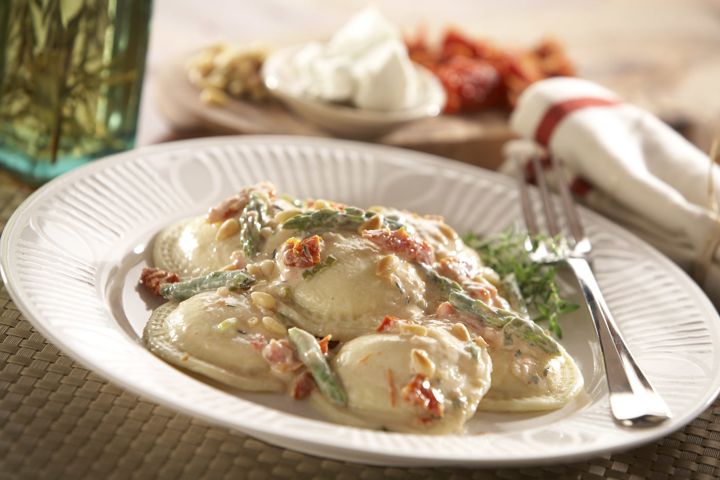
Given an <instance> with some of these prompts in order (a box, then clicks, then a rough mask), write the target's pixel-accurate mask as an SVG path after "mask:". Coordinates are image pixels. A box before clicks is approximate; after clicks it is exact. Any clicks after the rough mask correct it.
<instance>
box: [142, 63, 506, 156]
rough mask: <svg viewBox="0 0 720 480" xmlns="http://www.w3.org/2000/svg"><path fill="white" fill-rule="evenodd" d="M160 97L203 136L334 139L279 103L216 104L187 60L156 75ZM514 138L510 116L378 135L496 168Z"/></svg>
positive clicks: (177, 123) (170, 115)
mask: <svg viewBox="0 0 720 480" xmlns="http://www.w3.org/2000/svg"><path fill="white" fill-rule="evenodd" d="M153 93H154V96H155V101H156V103H157V106H158V107H159V109H160V112H161V113H162V114H163V115H164V116H165V117H166V119H167V120H168V121H169V122H170V124H171V125H172V127H173V128H174V129H176V130H179V131H181V132H182V131H191V132H192V134H191V135H192V136H198V134H210V135H212V134H215V135H218V134H238V133H241V134H290V135H309V136H322V137H329V136H331V135H330V134H329V133H327V132H325V131H323V130H321V129H320V128H318V127H316V126H314V125H312V124H310V123H308V122H306V121H305V120H303V119H302V118H300V117H298V116H296V115H294V114H293V113H291V112H290V111H288V110H287V109H285V108H284V107H283V106H282V105H281V104H280V103H278V102H271V103H267V104H260V103H254V102H249V101H240V100H235V99H232V100H230V102H229V103H228V104H227V105H224V106H221V107H212V106H209V105H206V104H205V103H203V102H202V101H201V100H200V91H199V89H198V88H196V87H195V86H194V85H192V84H191V83H190V81H189V80H188V77H187V74H186V73H185V68H184V66H183V62H182V61H176V62H171V63H168V64H166V65H164V66H163V67H162V68H161V69H160V70H159V71H158V72H157V74H156V76H155V85H154V92H153ZM510 138H512V133H511V132H510V129H509V128H508V126H507V114H505V113H499V112H487V113H480V114H474V115H441V116H439V117H436V118H430V119H427V120H421V121H417V122H413V123H410V124H407V125H404V126H402V127H400V128H398V129H397V130H394V131H392V132H390V133H389V134H387V135H385V136H383V137H380V138H378V139H376V140H375V141H376V142H378V143H382V144H385V145H392V146H396V147H403V148H409V149H413V150H419V151H422V152H427V153H433V154H436V155H441V156H444V157H448V158H453V159H456V160H460V161H462V162H467V163H472V164H474V165H478V166H481V167H485V168H490V169H495V168H497V167H498V166H499V165H500V163H501V161H502V155H501V148H502V145H503V143H505V142H506V141H507V140H508V139H510Z"/></svg>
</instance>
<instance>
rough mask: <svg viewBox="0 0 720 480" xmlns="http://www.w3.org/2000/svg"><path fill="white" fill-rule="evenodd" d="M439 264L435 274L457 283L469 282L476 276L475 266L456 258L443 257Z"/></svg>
mask: <svg viewBox="0 0 720 480" xmlns="http://www.w3.org/2000/svg"><path fill="white" fill-rule="evenodd" d="M439 263H440V264H439V265H438V268H437V272H438V273H439V274H440V275H442V276H444V277H448V278H449V279H450V280H455V281H456V282H458V283H463V282H466V281H468V280H471V279H473V278H475V276H476V275H477V274H478V269H477V267H476V266H475V265H473V264H472V263H470V262H468V261H467V260H464V259H462V258H460V257H457V256H451V257H445V258H443V259H441V260H440V262H439Z"/></svg>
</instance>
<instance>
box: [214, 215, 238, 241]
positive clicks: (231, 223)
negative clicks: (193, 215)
mask: <svg viewBox="0 0 720 480" xmlns="http://www.w3.org/2000/svg"><path fill="white" fill-rule="evenodd" d="M239 231H240V222H238V221H237V218H228V219H227V220H225V221H224V222H223V223H222V225H220V228H218V231H217V233H216V234H215V240H225V239H226V238H228V237H230V236H232V235H235V234H236V233H238V232H239Z"/></svg>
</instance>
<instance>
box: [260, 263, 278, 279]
mask: <svg viewBox="0 0 720 480" xmlns="http://www.w3.org/2000/svg"><path fill="white" fill-rule="evenodd" d="M260 270H261V271H262V273H263V275H264V276H265V278H270V277H271V276H272V274H273V273H275V262H273V261H272V260H263V261H262V262H260Z"/></svg>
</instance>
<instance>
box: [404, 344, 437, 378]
mask: <svg viewBox="0 0 720 480" xmlns="http://www.w3.org/2000/svg"><path fill="white" fill-rule="evenodd" d="M410 368H411V369H412V370H413V371H414V372H416V373H421V374H423V375H425V376H426V377H428V378H431V377H432V376H433V375H434V374H435V363H433V361H432V360H430V357H428V354H427V352H426V351H425V350H420V349H419V348H413V349H412V350H411V351H410Z"/></svg>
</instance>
